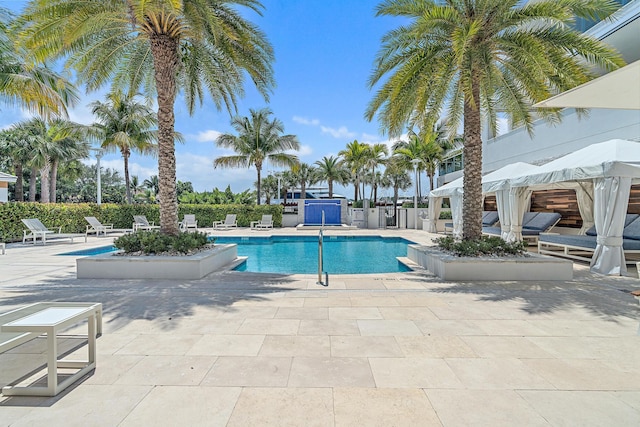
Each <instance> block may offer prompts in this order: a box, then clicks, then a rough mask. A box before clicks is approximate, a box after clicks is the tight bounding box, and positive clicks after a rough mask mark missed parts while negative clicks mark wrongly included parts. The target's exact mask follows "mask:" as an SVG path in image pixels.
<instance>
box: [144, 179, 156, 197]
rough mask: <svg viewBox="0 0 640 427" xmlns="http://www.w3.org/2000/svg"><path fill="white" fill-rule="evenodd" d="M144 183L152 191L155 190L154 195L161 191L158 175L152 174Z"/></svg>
mask: <svg viewBox="0 0 640 427" xmlns="http://www.w3.org/2000/svg"><path fill="white" fill-rule="evenodd" d="M142 185H144V186H145V187H147V188H148V189H149V190H150V191H153V195H154V196H156V195H157V194H158V191H160V181H159V180H158V175H152V176H150V177H149V178H148V179H145V180H144V182H143V183H142Z"/></svg>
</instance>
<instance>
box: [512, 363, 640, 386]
mask: <svg viewBox="0 0 640 427" xmlns="http://www.w3.org/2000/svg"><path fill="white" fill-rule="evenodd" d="M522 362H523V363H524V364H525V365H527V366H530V367H531V368H533V369H534V370H535V371H536V372H537V373H539V374H540V375H541V376H542V377H544V378H545V379H546V380H547V381H549V382H550V383H551V384H553V385H554V387H555V388H557V389H560V390H637V389H638V385H639V384H640V373H631V372H626V371H624V370H620V369H615V368H613V367H611V366H607V365H605V364H603V363H601V362H600V361H598V360H586V359H564V360H557V359H540V360H533V359H529V360H523V361H522Z"/></svg>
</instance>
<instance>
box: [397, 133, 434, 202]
mask: <svg viewBox="0 0 640 427" xmlns="http://www.w3.org/2000/svg"><path fill="white" fill-rule="evenodd" d="M407 136H408V141H398V142H396V143H395V144H393V153H394V154H396V155H398V156H399V157H400V159H402V160H403V161H404V163H405V166H406V168H407V169H411V168H412V165H411V161H412V160H420V163H418V169H417V170H418V183H417V185H418V196H419V197H420V198H422V185H421V180H420V172H422V171H423V170H424V171H425V172H426V173H427V177H428V178H429V189H433V188H434V186H433V185H434V184H433V183H434V176H435V173H436V168H437V167H438V164H440V162H441V161H442V156H443V154H444V148H443V145H441V144H440V143H439V140H437V134H436V133H433V132H429V131H425V132H420V134H417V133H415V132H414V131H409V132H408V134H407ZM443 144H446V143H443Z"/></svg>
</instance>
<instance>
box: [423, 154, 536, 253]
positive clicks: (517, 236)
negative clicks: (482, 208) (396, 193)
mask: <svg viewBox="0 0 640 427" xmlns="http://www.w3.org/2000/svg"><path fill="white" fill-rule="evenodd" d="M537 168H538V166H534V165H531V164H529V163H523V162H516V163H512V164H509V165H506V166H504V167H502V168H500V169H497V170H495V171H493V172H491V173H488V174H486V175H485V176H483V177H482V194H483V195H486V194H492V193H495V194H496V204H497V208H498V217H499V218H500V227H501V231H502V234H501V237H502V238H503V239H505V240H507V241H515V240H522V217H523V215H524V212H526V211H527V210H528V208H529V202H530V200H531V192H530V191H526V190H525V191H521V190H516V191H513V192H512V191H510V190H511V188H510V184H509V182H510V180H511V179H513V178H517V177H519V176H522V175H525V174H528V173H533V172H534V171H535V170H537ZM512 193H513V194H512ZM462 196H463V178H462V177H461V178H458V179H456V180H454V181H451V182H450V183H448V184H445V185H443V186H442V187H440V188H437V189H435V190H433V191H431V193H429V227H428V229H427V231H429V232H431V233H434V232H435V231H436V220H437V218H438V217H439V216H440V206H441V204H442V203H441V200H442V198H444V197H448V198H449V199H450V200H451V216H452V217H453V235H454V237H460V236H461V235H462ZM512 205H513V206H516V207H518V210H517V211H515V212H516V213H515V215H514V213H513V212H514V210H512V209H511V206H512Z"/></svg>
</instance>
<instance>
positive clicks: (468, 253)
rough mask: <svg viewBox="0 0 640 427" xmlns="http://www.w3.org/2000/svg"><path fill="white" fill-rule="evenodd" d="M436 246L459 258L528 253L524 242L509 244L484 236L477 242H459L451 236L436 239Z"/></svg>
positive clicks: (499, 239) (498, 238) (497, 238)
mask: <svg viewBox="0 0 640 427" xmlns="http://www.w3.org/2000/svg"><path fill="white" fill-rule="evenodd" d="M434 242H435V243H436V245H437V246H438V247H439V248H440V249H442V250H444V251H446V252H449V253H452V254H454V255H456V256H459V257H479V256H487V255H489V256H491V255H493V256H516V255H524V254H525V253H526V252H527V249H526V246H525V244H524V242H513V243H508V242H505V241H504V240H502V239H501V238H500V237H495V236H482V237H480V238H479V239H477V240H461V241H458V240H456V239H454V238H453V237H451V236H446V237H441V238H439V239H435V240H434Z"/></svg>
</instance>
